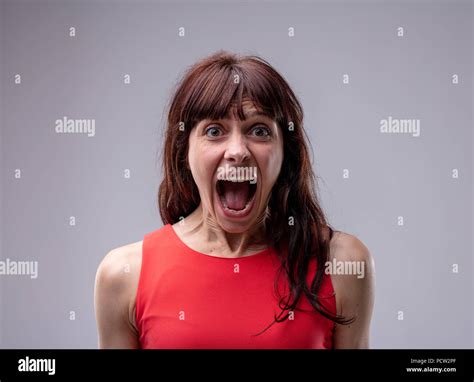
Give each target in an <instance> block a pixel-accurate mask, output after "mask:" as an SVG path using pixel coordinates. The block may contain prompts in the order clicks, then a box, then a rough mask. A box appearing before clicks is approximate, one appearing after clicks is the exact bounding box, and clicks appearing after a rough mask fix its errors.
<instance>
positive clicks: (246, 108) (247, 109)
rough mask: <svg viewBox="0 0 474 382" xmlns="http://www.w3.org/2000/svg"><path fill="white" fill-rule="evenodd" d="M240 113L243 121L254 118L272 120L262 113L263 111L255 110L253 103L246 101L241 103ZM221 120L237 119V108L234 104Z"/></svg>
mask: <svg viewBox="0 0 474 382" xmlns="http://www.w3.org/2000/svg"><path fill="white" fill-rule="evenodd" d="M242 111H243V113H244V116H245V119H250V118H254V117H266V118H270V119H272V117H271V116H269V115H268V114H267V113H265V112H263V110H261V109H259V108H257V107H256V106H255V104H254V103H253V102H251V101H248V100H244V101H242ZM223 119H239V117H238V114H237V107H236V105H235V104H233V105H231V107H230V108H229V111H228V113H227V114H226V116H225V117H224V118H223Z"/></svg>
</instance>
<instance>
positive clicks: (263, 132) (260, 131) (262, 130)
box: [252, 126, 270, 137]
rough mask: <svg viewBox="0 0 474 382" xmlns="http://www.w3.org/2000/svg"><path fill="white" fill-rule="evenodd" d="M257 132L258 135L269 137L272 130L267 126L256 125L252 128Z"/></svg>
mask: <svg viewBox="0 0 474 382" xmlns="http://www.w3.org/2000/svg"><path fill="white" fill-rule="evenodd" d="M254 132H257V134H256V135H255V136H257V137H268V136H270V130H269V129H268V128H267V127H266V126H256V127H254V128H253V129H252V133H254Z"/></svg>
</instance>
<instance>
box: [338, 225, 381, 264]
mask: <svg viewBox="0 0 474 382" xmlns="http://www.w3.org/2000/svg"><path fill="white" fill-rule="evenodd" d="M329 258H330V260H333V259H336V260H339V261H368V262H371V263H373V257H372V255H371V253H370V250H369V249H368V248H367V246H366V245H365V244H364V243H363V242H362V241H361V240H360V239H358V238H357V237H356V236H354V235H351V234H349V233H346V232H341V231H337V232H334V235H333V237H332V239H331V242H330V252H329Z"/></svg>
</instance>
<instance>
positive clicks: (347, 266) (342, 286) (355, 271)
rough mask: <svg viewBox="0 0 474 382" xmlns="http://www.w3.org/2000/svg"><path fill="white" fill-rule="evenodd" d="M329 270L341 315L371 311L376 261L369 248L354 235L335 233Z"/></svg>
mask: <svg viewBox="0 0 474 382" xmlns="http://www.w3.org/2000/svg"><path fill="white" fill-rule="evenodd" d="M327 267H328V268H330V270H329V271H328V272H327V273H329V274H330V275H331V280H332V284H333V287H334V291H335V293H336V304H337V312H338V314H348V313H351V314H352V313H356V314H359V313H361V310H362V309H366V310H367V312H371V311H372V306H373V302H374V295H375V262H374V258H373V256H372V254H371V252H370V250H369V248H368V247H367V246H366V245H365V244H364V243H363V242H362V241H361V240H360V239H359V238H357V237H356V236H354V235H351V234H349V233H345V232H340V231H338V232H334V236H333V237H332V239H331V242H330V253H329V262H328V263H327ZM370 314H371V313H370ZM370 314H369V316H370Z"/></svg>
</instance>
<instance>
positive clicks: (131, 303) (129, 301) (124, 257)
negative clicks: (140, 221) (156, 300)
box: [96, 241, 142, 326]
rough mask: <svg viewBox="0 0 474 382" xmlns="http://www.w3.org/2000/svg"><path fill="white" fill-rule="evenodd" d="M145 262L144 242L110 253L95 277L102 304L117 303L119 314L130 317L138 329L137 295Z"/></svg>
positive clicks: (113, 250) (100, 265)
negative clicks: (136, 318) (136, 315)
mask: <svg viewBox="0 0 474 382" xmlns="http://www.w3.org/2000/svg"><path fill="white" fill-rule="evenodd" d="M141 262H142V241H137V242H135V243H131V244H127V245H124V246H121V247H117V248H115V249H112V250H111V251H109V252H108V253H107V254H106V255H105V257H104V258H103V259H102V261H101V262H100V264H99V266H98V268H97V274H96V295H99V294H100V295H101V296H103V297H104V298H102V299H101V301H105V302H110V303H113V304H115V308H114V309H117V310H119V312H118V313H120V314H124V315H127V316H128V319H129V322H130V323H131V325H132V326H135V314H134V312H135V296H136V291H137V288H138V281H139V277H140V269H141Z"/></svg>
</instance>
